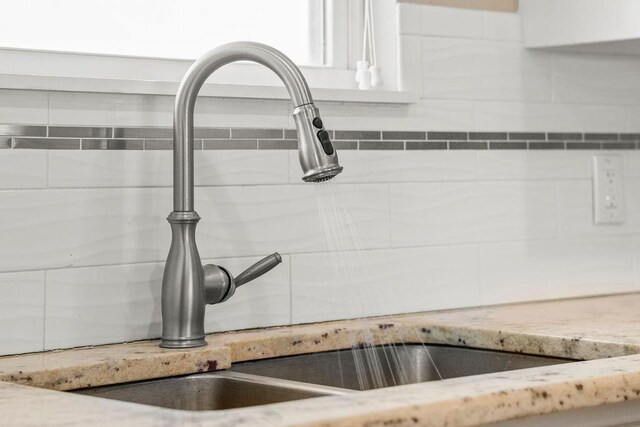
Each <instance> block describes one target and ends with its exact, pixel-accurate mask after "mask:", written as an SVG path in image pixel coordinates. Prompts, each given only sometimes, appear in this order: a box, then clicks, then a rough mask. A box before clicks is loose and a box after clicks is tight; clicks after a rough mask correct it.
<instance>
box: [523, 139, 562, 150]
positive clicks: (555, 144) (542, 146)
mask: <svg viewBox="0 0 640 427" xmlns="http://www.w3.org/2000/svg"><path fill="white" fill-rule="evenodd" d="M529 150H564V141H529Z"/></svg>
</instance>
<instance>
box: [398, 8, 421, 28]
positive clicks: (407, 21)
mask: <svg viewBox="0 0 640 427" xmlns="http://www.w3.org/2000/svg"><path fill="white" fill-rule="evenodd" d="M397 8H398V29H399V32H400V35H404V34H414V35H420V34H421V33H422V14H421V12H422V6H420V5H417V4H411V3H398V5H397Z"/></svg>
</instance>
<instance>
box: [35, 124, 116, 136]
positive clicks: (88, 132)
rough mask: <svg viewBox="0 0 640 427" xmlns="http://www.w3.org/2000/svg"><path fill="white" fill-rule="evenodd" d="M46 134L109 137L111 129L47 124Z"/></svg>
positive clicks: (111, 132) (111, 134)
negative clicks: (47, 131) (47, 130)
mask: <svg viewBox="0 0 640 427" xmlns="http://www.w3.org/2000/svg"><path fill="white" fill-rule="evenodd" d="M47 135H48V136H49V137H54V138H56V137H58V138H111V137H112V136H113V129H112V128H107V127H82V126H49V133H48V134H47Z"/></svg>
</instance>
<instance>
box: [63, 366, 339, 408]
mask: <svg viewBox="0 0 640 427" xmlns="http://www.w3.org/2000/svg"><path fill="white" fill-rule="evenodd" d="M74 392H75V393H79V394H85V395H88V396H95V397H103V398H107V399H115V400H122V401H126V402H133V403H142V404H145V405H153V406H160V407H164V408H170V409H182V410H188V411H211V410H221V409H233V408H243V407H248V406H256V405H266V404H269V403H278V402H287V401H291V400H299V399H307V398H310V397H318V396H329V395H336V394H345V393H348V392H349V391H348V390H338V389H332V388H331V387H323V386H318V385H314V384H301V383H295V382H292V381H286V380H281V379H274V378H263V377H258V376H255V375H247V374H239V373H234V372H215V373H207V374H195V375H189V376H185V377H176V378H163V379H158V380H150V381H141V382H136V383H127V384H116V385H108V386H102V387H93V388H86V389H81V390H74Z"/></svg>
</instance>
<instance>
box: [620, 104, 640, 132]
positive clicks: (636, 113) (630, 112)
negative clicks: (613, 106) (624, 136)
mask: <svg viewBox="0 0 640 427" xmlns="http://www.w3.org/2000/svg"><path fill="white" fill-rule="evenodd" d="M625 117H626V127H624V128H620V129H623V130H624V129H626V130H627V131H629V132H640V107H636V106H629V107H627V108H626V110H625Z"/></svg>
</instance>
